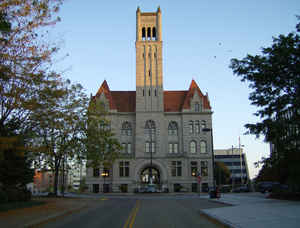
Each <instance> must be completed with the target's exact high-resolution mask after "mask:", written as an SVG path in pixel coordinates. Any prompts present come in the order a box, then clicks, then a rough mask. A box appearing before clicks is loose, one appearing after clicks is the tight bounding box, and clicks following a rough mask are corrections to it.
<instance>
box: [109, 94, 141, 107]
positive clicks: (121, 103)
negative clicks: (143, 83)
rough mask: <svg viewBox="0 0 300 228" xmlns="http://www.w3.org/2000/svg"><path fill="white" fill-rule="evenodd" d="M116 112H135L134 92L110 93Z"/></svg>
mask: <svg viewBox="0 0 300 228" xmlns="http://www.w3.org/2000/svg"><path fill="white" fill-rule="evenodd" d="M111 95H112V98H113V100H114V102H115V104H116V107H117V110H118V112H135V91H111Z"/></svg>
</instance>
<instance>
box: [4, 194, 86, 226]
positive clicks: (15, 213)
mask: <svg viewBox="0 0 300 228" xmlns="http://www.w3.org/2000/svg"><path fill="white" fill-rule="evenodd" d="M35 200H39V201H45V202H46V204H43V205H40V206H34V207H30V208H20V209H16V210H11V211H6V212H0V227H3V228H4V227H5V228H19V227H20V228H21V227H36V226H37V225H40V224H43V223H45V222H47V221H49V220H52V219H54V218H57V217H60V216H64V215H66V214H70V213H73V212H76V211H78V210H81V209H82V208H84V207H85V206H86V201H85V200H80V199H76V200H73V199H66V198H40V199H35ZM16 218H17V219H16Z"/></svg>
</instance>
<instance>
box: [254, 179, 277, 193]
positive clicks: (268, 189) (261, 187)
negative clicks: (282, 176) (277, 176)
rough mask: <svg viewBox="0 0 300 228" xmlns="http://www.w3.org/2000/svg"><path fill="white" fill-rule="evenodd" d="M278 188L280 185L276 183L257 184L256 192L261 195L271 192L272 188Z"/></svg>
mask: <svg viewBox="0 0 300 228" xmlns="http://www.w3.org/2000/svg"><path fill="white" fill-rule="evenodd" d="M279 186H280V184H279V183H278V182H272V181H264V182H260V183H258V191H259V192H261V193H265V192H272V190H273V189H274V188H277V187H279Z"/></svg>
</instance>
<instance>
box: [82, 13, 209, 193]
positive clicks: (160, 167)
mask: <svg viewBox="0 0 300 228" xmlns="http://www.w3.org/2000/svg"><path fill="white" fill-rule="evenodd" d="M161 14H162V13H161V10H160V8H158V9H157V11H156V12H141V11H140V9H139V8H138V9H137V11H136V42H135V48H136V91H114V90H110V88H109V86H108V83H107V81H104V82H103V83H102V85H101V87H100V88H99V90H98V92H97V93H96V95H95V96H94V97H93V99H99V100H100V101H101V102H103V103H104V104H105V107H108V112H109V115H108V118H109V120H110V124H111V129H112V131H113V132H114V133H115V135H116V137H117V138H118V140H119V141H120V143H121V144H122V146H123V147H124V150H123V151H122V153H121V156H120V157H119V159H117V160H116V161H115V163H114V164H113V166H112V167H111V169H110V170H106V169H104V168H103V167H99V168H96V169H95V168H87V179H86V184H87V185H88V187H89V191H91V192H96V193H97V192H107V191H114V192H115V191H123V192H133V191H136V190H137V189H139V188H142V187H143V186H147V185H149V184H151V185H154V186H156V188H157V189H161V190H168V191H170V192H173V191H199V190H201V191H204V190H207V189H208V187H210V186H212V185H213V171H212V167H213V165H212V138H211V132H210V131H211V130H212V110H211V106H210V102H209V99H208V95H207V94H205V95H204V94H203V93H202V92H201V90H200V88H199V87H198V85H197V83H196V82H195V81H194V80H191V83H190V86H189V88H187V90H180V91H166V90H164V89H163V70H162V68H163V57H162V56H163V55H162V52H163V42H162V20H161ZM182 45H184V43H183V44H182ZM187 58H188V56H187ZM184 77H186V75H184ZM203 129H205V130H204V131H203ZM151 174H152V175H151ZM197 175H201V182H200V185H199V182H198V180H199V178H197ZM151 176H152V178H151Z"/></svg>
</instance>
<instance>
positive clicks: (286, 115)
mask: <svg viewBox="0 0 300 228" xmlns="http://www.w3.org/2000/svg"><path fill="white" fill-rule="evenodd" d="M298 19H299V17H298ZM299 32H300V23H298V24H297V25H296V32H291V33H289V34H288V35H279V37H277V38H273V44H272V46H271V47H267V48H262V54H261V55H255V56H252V55H247V56H246V57H245V58H243V59H242V60H238V59H232V60H231V65H230V67H231V68H232V70H233V72H234V74H236V75H237V76H238V77H241V81H242V82H248V83H249V87H250V88H251V89H252V90H253V91H252V92H251V93H250V96H249V99H250V100H251V101H252V103H251V104H252V105H255V106H257V107H258V110H257V112H256V113H254V114H255V115H256V116H258V117H259V118H260V119H261V121H259V122H257V123H255V124H250V123H249V124H246V125H245V126H246V128H247V129H248V132H247V133H250V134H255V135H256V136H257V137H259V136H260V135H263V136H264V137H265V141H267V142H269V143H271V144H272V145H273V146H274V149H273V150H272V152H271V154H270V158H269V159H267V160H265V162H264V164H265V166H264V169H265V168H266V169H268V170H270V169H271V170H273V172H276V173H277V174H280V175H278V176H277V181H280V182H282V183H286V182H289V183H290V184H291V185H293V186H298V188H299V189H300V186H299V183H300V168H299V162H300V148H299V145H300V144H299V135H300V130H299V129H300V68H299V65H300V36H299Z"/></svg>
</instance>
